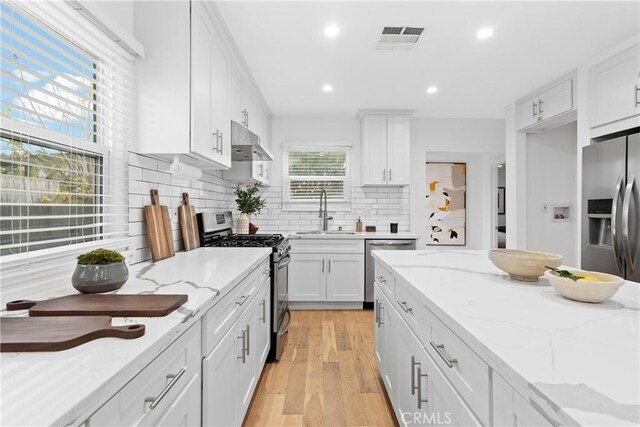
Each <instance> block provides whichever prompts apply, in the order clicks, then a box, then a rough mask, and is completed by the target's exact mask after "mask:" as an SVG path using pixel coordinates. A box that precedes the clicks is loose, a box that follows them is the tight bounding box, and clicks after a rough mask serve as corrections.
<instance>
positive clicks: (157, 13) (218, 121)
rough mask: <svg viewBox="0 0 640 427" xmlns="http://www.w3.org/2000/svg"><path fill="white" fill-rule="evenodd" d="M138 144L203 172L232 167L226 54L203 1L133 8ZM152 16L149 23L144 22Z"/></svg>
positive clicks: (148, 3)
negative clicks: (141, 55)
mask: <svg viewBox="0 0 640 427" xmlns="http://www.w3.org/2000/svg"><path fill="white" fill-rule="evenodd" d="M135 7H136V14H135V15H136V25H135V28H136V37H138V39H139V40H140V41H141V42H142V43H144V45H145V49H146V52H147V54H146V55H145V59H144V60H141V61H139V62H138V87H139V93H138V112H139V114H138V132H139V133H138V146H139V151H140V152H142V153H149V154H157V155H161V156H163V157H167V158H170V157H171V156H172V155H177V154H182V155H187V156H188V157H190V158H191V161H192V162H195V163H197V164H198V165H199V166H200V167H203V168H212V169H226V168H228V167H230V166H231V156H230V153H231V152H230V150H231V139H230V132H229V130H230V125H228V123H227V122H228V121H229V95H228V85H229V54H228V53H227V49H226V45H225V44H224V43H223V40H222V37H221V36H220V34H219V33H218V31H217V30H216V26H215V24H214V23H215V20H214V17H213V13H214V12H213V10H212V9H211V8H210V6H208V5H206V4H205V3H202V2H193V4H191V8H190V3H189V2H136V4H135ZM149 16H153V19H149Z"/></svg>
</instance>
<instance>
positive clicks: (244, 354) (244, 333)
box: [237, 329, 247, 364]
mask: <svg viewBox="0 0 640 427" xmlns="http://www.w3.org/2000/svg"><path fill="white" fill-rule="evenodd" d="M238 339H241V340H242V354H241V355H240V356H237V358H238V359H242V363H243V364H244V363H245V362H246V361H247V331H245V330H244V329H243V330H242V332H241V335H240V336H239V337H238Z"/></svg>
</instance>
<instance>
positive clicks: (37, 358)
mask: <svg viewBox="0 0 640 427" xmlns="http://www.w3.org/2000/svg"><path fill="white" fill-rule="evenodd" d="M270 254H271V249H270V248H199V249H195V250H193V251H190V252H178V253H176V255H175V257H172V258H168V259H165V260H162V261H159V262H156V263H153V262H143V263H139V264H135V265H133V266H130V267H129V280H128V281H127V283H125V285H124V286H123V287H122V288H121V289H119V290H118V291H116V292H115V293H118V294H186V295H188V298H189V299H188V301H187V302H186V303H185V304H184V305H183V306H181V307H180V308H178V309H177V310H176V311H174V312H173V313H171V314H169V315H168V316H165V317H152V318H150V317H146V318H133V317H129V318H114V319H113V322H112V323H113V325H115V326H118V325H125V324H131V323H143V324H144V325H146V332H145V335H144V336H142V337H140V338H137V339H132V340H123V339H118V338H102V339H97V340H94V341H90V342H88V343H86V344H83V345H80V346H78V347H75V348H72V349H69V350H64V351H54V352H22V353H1V355H0V361H1V368H0V383H1V384H2V392H1V395H0V396H1V398H0V402H1V409H2V410H1V416H0V425H5V426H16V425H69V424H78V423H81V422H82V421H84V419H85V418H86V417H87V416H89V415H91V413H92V412H93V411H95V410H97V409H98V408H99V406H100V405H101V404H103V403H104V402H106V401H107V399H109V398H110V397H111V396H112V395H114V394H115V393H116V392H117V391H118V390H119V389H120V388H122V387H123V386H124V385H125V384H126V383H127V382H128V381H129V380H131V379H132V378H133V377H134V376H135V375H136V374H137V373H138V372H140V371H141V370H142V369H143V368H144V367H145V366H147V365H148V364H149V363H150V362H151V361H152V360H153V359H154V358H155V357H156V356H158V355H159V354H160V353H161V352H162V351H164V350H165V349H166V348H167V347H169V346H170V345H171V344H172V343H173V342H174V341H175V340H176V339H177V338H178V337H179V336H180V335H182V334H183V333H184V332H185V331H186V330H187V329H189V328H190V327H191V326H193V325H194V324H195V323H197V322H198V321H199V319H200V317H201V316H202V315H203V314H204V313H206V312H207V310H209V309H210V308H211V307H213V306H214V305H215V304H216V303H217V302H218V301H219V299H220V298H221V297H222V296H224V295H225V294H226V293H228V292H229V291H230V290H231V289H233V288H234V287H235V285H237V284H238V283H239V282H240V281H242V279H243V278H244V277H246V275H247V274H249V273H250V272H251V271H252V270H254V269H255V268H256V267H258V265H260V263H261V262H262V261H264V260H265V259H266V258H267V257H269V255H270ZM73 293H76V291H75V290H74V289H73V288H71V286H66V287H64V288H57V289H52V290H51V293H50V294H49V295H47V296H46V298H54V297H58V296H63V295H69V294H73ZM29 297H30V296H29V295H25V296H24V298H25V299H26V298H29ZM38 298H39V299H42V298H43V295H38ZM26 315H27V310H21V311H2V312H0V316H3V317H4V316H26ZM0 321H1V320H0Z"/></svg>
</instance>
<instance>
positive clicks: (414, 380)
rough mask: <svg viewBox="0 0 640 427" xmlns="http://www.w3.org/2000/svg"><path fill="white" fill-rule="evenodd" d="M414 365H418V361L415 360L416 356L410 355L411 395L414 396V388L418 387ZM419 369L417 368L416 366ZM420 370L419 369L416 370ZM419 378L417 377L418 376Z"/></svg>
mask: <svg viewBox="0 0 640 427" xmlns="http://www.w3.org/2000/svg"><path fill="white" fill-rule="evenodd" d="M416 366H418V367H419V366H420V363H419V362H416V357H415V356H411V395H412V396H415V394H416V390H418V389H419V388H420V385H419V384H418V385H416ZM418 369H419V368H418ZM418 372H420V371H418ZM418 380H419V378H418Z"/></svg>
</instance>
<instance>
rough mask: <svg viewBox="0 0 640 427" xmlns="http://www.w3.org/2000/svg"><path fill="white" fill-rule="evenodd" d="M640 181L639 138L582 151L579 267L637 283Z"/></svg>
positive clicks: (639, 269) (639, 272)
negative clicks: (580, 256)
mask: <svg viewBox="0 0 640 427" xmlns="http://www.w3.org/2000/svg"><path fill="white" fill-rule="evenodd" d="M636 131H637V130H636ZM639 180H640V133H632V134H628V135H622V136H620V135H618V136H616V137H613V138H611V139H608V140H604V141H600V142H597V143H594V144H591V145H589V146H587V147H584V148H583V149H582V212H583V215H582V268H584V269H586V270H594V271H602V272H605V273H611V274H615V275H618V276H621V277H624V278H626V279H627V280H632V281H634V282H640V255H639V252H640V196H639V194H640V190H639V186H640V182H639Z"/></svg>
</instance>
